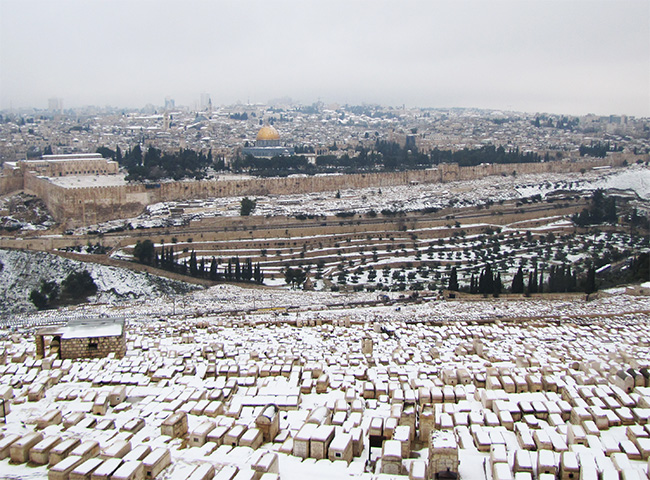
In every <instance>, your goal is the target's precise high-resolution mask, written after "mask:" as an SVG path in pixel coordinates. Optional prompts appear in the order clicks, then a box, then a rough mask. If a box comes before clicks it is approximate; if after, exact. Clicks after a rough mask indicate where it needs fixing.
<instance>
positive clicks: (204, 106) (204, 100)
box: [199, 93, 212, 112]
mask: <svg viewBox="0 0 650 480" xmlns="http://www.w3.org/2000/svg"><path fill="white" fill-rule="evenodd" d="M199 109H200V110H201V111H202V112H206V111H207V112H211V111H212V99H211V98H210V94H209V93H202V94H201V100H200V102H199Z"/></svg>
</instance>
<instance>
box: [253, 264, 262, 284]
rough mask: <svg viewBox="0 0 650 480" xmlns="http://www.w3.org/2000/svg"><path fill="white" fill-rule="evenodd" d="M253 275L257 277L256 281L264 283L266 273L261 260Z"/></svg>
mask: <svg viewBox="0 0 650 480" xmlns="http://www.w3.org/2000/svg"><path fill="white" fill-rule="evenodd" d="M253 276H254V278H255V283H259V284H260V285H261V284H262V283H264V274H263V273H262V269H261V268H260V262H257V264H256V265H255V272H254V273H253Z"/></svg>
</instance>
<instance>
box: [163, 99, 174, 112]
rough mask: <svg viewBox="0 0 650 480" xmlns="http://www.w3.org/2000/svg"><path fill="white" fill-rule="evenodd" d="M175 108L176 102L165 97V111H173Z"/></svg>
mask: <svg viewBox="0 0 650 480" xmlns="http://www.w3.org/2000/svg"><path fill="white" fill-rule="evenodd" d="M174 108H176V102H175V101H174V99H173V98H171V97H165V110H173V109H174Z"/></svg>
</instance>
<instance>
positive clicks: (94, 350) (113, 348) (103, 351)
mask: <svg viewBox="0 0 650 480" xmlns="http://www.w3.org/2000/svg"><path fill="white" fill-rule="evenodd" d="M109 353H115V355H116V356H117V357H123V356H124V355H125V354H126V338H125V336H124V335H120V336H113V337H85V338H62V339H61V358H62V359H66V358H104V357H106V356H108V354H109Z"/></svg>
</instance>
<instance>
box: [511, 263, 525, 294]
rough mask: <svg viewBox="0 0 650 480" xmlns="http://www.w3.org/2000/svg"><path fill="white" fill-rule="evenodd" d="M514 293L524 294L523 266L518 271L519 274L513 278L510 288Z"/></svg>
mask: <svg viewBox="0 0 650 480" xmlns="http://www.w3.org/2000/svg"><path fill="white" fill-rule="evenodd" d="M510 291H511V292H512V293H524V271H523V270H522V268H521V265H520V266H519V268H518V269H517V273H515V275H514V276H513V277H512V285H511V287H510Z"/></svg>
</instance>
